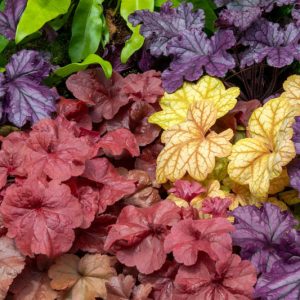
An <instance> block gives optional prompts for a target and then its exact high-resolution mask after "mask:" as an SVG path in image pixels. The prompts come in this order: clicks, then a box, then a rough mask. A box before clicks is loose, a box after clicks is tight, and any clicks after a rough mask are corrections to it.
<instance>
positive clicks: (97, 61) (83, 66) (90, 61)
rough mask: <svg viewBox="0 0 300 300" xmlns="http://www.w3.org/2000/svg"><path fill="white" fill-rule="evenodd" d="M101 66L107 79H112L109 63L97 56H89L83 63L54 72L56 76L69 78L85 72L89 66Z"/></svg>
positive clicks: (73, 64)
mask: <svg viewBox="0 0 300 300" xmlns="http://www.w3.org/2000/svg"><path fill="white" fill-rule="evenodd" d="M92 64H99V65H100V66H101V67H102V70H103V72H104V74H105V77H106V78H110V77H111V75H112V66H111V64H110V62H109V61H107V60H105V59H103V58H102V57H100V56H99V55H97V54H89V55H88V56H87V57H86V58H85V59H84V60H83V61H82V62H80V63H72V64H68V65H66V66H64V67H61V68H58V69H56V70H55V71H54V74H56V75H58V76H60V77H67V76H69V75H71V74H73V73H76V72H78V71H81V70H85V69H86V68H87V67H88V66H89V65H92Z"/></svg>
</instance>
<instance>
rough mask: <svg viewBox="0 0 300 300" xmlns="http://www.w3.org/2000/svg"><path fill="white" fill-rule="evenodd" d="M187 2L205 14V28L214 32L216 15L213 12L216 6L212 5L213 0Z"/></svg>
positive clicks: (191, 0)
mask: <svg viewBox="0 0 300 300" xmlns="http://www.w3.org/2000/svg"><path fill="white" fill-rule="evenodd" d="M189 2H191V3H193V4H194V7H195V8H201V9H203V11H204V14H205V28H206V29H208V30H209V31H211V32H214V31H215V30H216V29H215V21H216V19H217V15H216V13H215V11H214V9H215V8H216V5H215V4H214V2H213V0H202V1H197V0H190V1H189Z"/></svg>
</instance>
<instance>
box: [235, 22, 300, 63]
mask: <svg viewBox="0 0 300 300" xmlns="http://www.w3.org/2000/svg"><path fill="white" fill-rule="evenodd" d="M299 39H300V30H299V28H297V27H296V26H295V25H294V24H293V23H291V24H288V25H287V26H286V27H285V28H280V27H279V24H277V23H271V22H268V21H266V20H264V19H261V20H260V21H258V22H256V23H254V24H253V25H252V26H251V27H250V28H249V29H248V30H247V31H246V32H245V36H244V37H243V39H242V44H243V45H245V46H249V49H248V50H246V51H245V52H244V53H243V54H242V58H241V66H242V67H245V66H250V65H253V64H254V63H260V62H262V61H263V60H264V59H265V58H266V59H267V63H268V65H270V66H272V67H276V68H282V67H284V66H287V65H290V64H291V63H292V62H293V60H294V59H300V46H299Z"/></svg>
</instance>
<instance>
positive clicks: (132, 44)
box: [120, 0, 154, 64]
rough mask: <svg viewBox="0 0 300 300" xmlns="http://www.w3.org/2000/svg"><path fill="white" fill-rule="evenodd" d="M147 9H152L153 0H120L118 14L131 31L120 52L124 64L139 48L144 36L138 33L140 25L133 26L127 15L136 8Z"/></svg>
mask: <svg viewBox="0 0 300 300" xmlns="http://www.w3.org/2000/svg"><path fill="white" fill-rule="evenodd" d="M141 9H148V10H150V11H153V10H154V0H135V1H132V0H122V2H121V8H120V14H121V16H122V17H123V19H124V20H125V21H126V23H127V26H128V27H129V28H130V30H131V31H132V35H131V37H130V38H129V39H128V40H127V41H126V42H125V46H124V48H123V50H122V52H121V62H122V63H123V64H126V63H127V61H128V59H129V57H130V56H131V55H132V54H133V53H134V52H136V51H137V50H139V49H140V48H141V47H142V46H143V43H144V37H143V36H142V35H140V32H139V31H140V26H137V27H133V26H132V24H131V23H130V22H129V21H128V16H129V15H130V14H131V13H133V12H135V11H136V10H141Z"/></svg>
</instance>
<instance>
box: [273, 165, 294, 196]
mask: <svg viewBox="0 0 300 300" xmlns="http://www.w3.org/2000/svg"><path fill="white" fill-rule="evenodd" d="M289 183H290V178H289V175H288V172H287V169H286V168H284V169H283V170H282V172H281V174H280V175H279V176H278V177H276V178H274V179H272V180H271V181H270V187H269V194H271V195H274V194H277V193H279V192H281V191H283V190H284V188H285V187H286V186H288V185H289Z"/></svg>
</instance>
